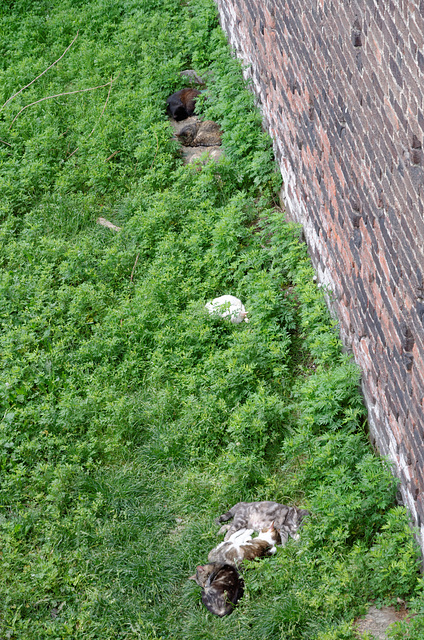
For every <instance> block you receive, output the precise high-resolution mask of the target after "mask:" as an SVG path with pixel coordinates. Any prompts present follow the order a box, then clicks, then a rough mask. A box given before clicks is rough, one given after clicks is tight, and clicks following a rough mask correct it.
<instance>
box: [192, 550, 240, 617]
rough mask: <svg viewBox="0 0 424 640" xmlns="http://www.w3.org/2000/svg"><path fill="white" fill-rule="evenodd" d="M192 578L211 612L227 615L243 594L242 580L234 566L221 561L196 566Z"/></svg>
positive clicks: (221, 615)
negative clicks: (200, 589) (199, 588)
mask: <svg viewBox="0 0 424 640" xmlns="http://www.w3.org/2000/svg"><path fill="white" fill-rule="evenodd" d="M189 580H194V581H195V582H196V583H197V584H198V585H199V587H201V588H202V602H203V604H204V605H205V607H206V609H208V610H209V611H210V612H211V613H213V614H214V615H216V616H219V617H220V618H222V617H223V616H228V615H229V614H230V613H231V612H232V611H233V609H234V606H235V605H236V604H237V602H238V601H239V600H240V598H241V597H242V595H243V587H244V584H243V580H242V578H241V576H240V574H239V572H238V571H237V569H236V567H234V566H233V565H230V564H225V563H223V562H211V563H209V564H204V565H199V566H198V567H196V573H195V574H194V576H190V577H189Z"/></svg>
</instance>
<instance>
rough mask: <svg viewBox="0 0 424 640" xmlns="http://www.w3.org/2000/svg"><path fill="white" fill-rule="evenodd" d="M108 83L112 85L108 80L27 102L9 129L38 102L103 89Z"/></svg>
mask: <svg viewBox="0 0 424 640" xmlns="http://www.w3.org/2000/svg"><path fill="white" fill-rule="evenodd" d="M108 85H110V82H106V84H99V85H98V86H97V87H90V88H89V89H78V91H65V92H64V93H57V94H56V95H54V96H46V97H45V98H40V100H36V101H35V102H31V104H27V105H26V107H22V109H21V110H20V111H19V112H18V113H17V114H16V116H15V117H14V118H13V120H12V124H11V125H10V127H9V129H11V128H12V126H13V123H14V122H15V120H16V118H17V117H18V116H19V115H20V114H21V113H22V111H25V109H28V107H32V106H33V105H34V104H38V103H39V102H44V100H50V99H51V98H60V96H71V95H73V94H74V93H83V92H84V91H94V90H95V89H102V88H103V87H107V86H108Z"/></svg>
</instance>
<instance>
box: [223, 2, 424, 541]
mask: <svg viewBox="0 0 424 640" xmlns="http://www.w3.org/2000/svg"><path fill="white" fill-rule="evenodd" d="M217 3H218V8H219V12H220V16H221V22H222V25H223V27H224V29H225V31H226V32H227V34H228V36H229V39H230V42H231V44H232V46H233V47H234V48H235V50H236V51H237V53H238V55H239V56H240V57H241V59H242V60H243V63H244V64H245V65H246V73H247V74H248V75H249V76H250V77H251V79H252V86H253V89H254V91H255V93H256V94H257V96H258V99H259V101H260V103H261V107H262V111H263V117H264V122H265V125H266V127H267V128H268V130H269V132H270V133H271V135H272V137H273V140H274V147H275V153H276V157H277V160H278V162H279V165H280V167H281V171H282V174H283V178H284V199H285V202H286V205H287V210H288V214H289V217H291V218H292V219H294V220H297V221H299V222H301V223H302V224H303V225H304V229H305V236H306V239H307V242H308V244H309V247H310V251H311V256H312V259H313V262H314V266H315V267H316V269H317V271H318V276H319V279H320V281H321V282H322V283H325V284H328V285H329V287H330V289H331V290H332V292H333V302H332V304H333V305H334V309H335V311H336V313H337V315H338V317H339V320H340V327H341V333H342V338H343V340H344V342H345V343H346V344H347V345H348V346H349V347H351V348H352V350H353V353H354V356H355V359H356V361H357V362H358V363H359V365H360V366H361V368H362V371H363V389H364V394H365V398H366V402H367V405H368V409H369V418H370V431H371V437H372V439H373V440H374V441H375V444H376V446H377V448H378V449H379V451H380V452H381V453H382V454H384V455H387V456H389V457H390V459H391V460H392V461H393V462H394V465H395V469H396V472H397V473H398V475H399V476H400V478H401V480H402V494H403V499H404V501H405V503H406V504H407V506H408V507H409V509H410V511H411V513H412V515H413V518H414V520H415V523H416V524H417V525H418V526H419V527H420V530H421V537H422V541H423V542H424V419H423V415H424V413H423V409H424V331H423V322H424V215H423V214H424V211H423V190H424V173H423V167H424V163H423V151H422V146H423V136H424V105H423V93H424V0H358V1H355V2H354V1H353V0H352V1H351V0H308V2H305V1H304V0H217Z"/></svg>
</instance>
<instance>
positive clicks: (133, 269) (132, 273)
mask: <svg viewBox="0 0 424 640" xmlns="http://www.w3.org/2000/svg"><path fill="white" fill-rule="evenodd" d="M139 255H140V254H139V253H137V257H136V259H135V262H134V266H133V268H132V271H131V278H130V280H131V282H132V281H133V277H134V271H135V268H136V266H137V262H138V257H139Z"/></svg>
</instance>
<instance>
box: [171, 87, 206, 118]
mask: <svg viewBox="0 0 424 640" xmlns="http://www.w3.org/2000/svg"><path fill="white" fill-rule="evenodd" d="M199 95H200V91H198V90H197V89H181V90H180V91H177V92H176V93H173V94H172V96H169V98H168V99H167V101H166V104H167V111H168V114H169V115H170V116H171V118H174V120H177V121H180V120H185V119H186V118H188V117H189V116H192V115H193V114H194V110H195V108H196V98H197V96H199Z"/></svg>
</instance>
